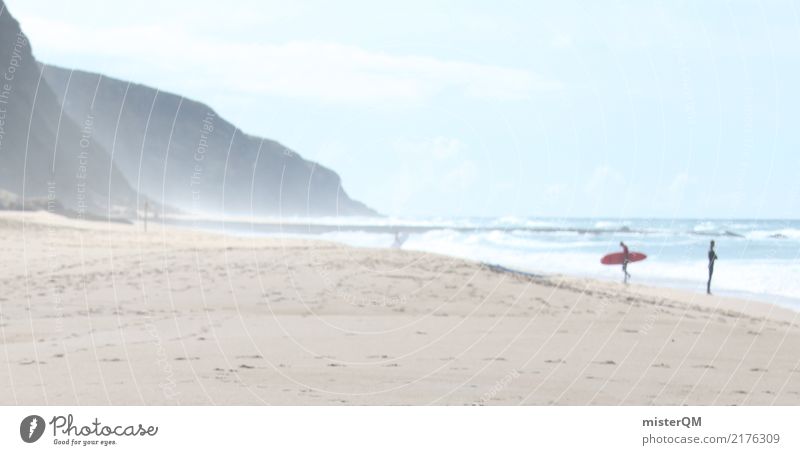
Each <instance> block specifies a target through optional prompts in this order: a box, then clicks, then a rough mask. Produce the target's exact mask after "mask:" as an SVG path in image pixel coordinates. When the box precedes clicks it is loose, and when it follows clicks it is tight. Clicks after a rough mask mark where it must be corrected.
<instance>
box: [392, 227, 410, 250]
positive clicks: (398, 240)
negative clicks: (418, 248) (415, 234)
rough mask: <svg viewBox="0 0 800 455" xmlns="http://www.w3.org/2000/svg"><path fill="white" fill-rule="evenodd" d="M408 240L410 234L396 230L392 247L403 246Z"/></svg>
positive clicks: (398, 247)
mask: <svg viewBox="0 0 800 455" xmlns="http://www.w3.org/2000/svg"><path fill="white" fill-rule="evenodd" d="M406 240H408V234H406V233H404V232H400V231H394V242H392V248H394V249H400V248H402V246H403V244H404V243H406Z"/></svg>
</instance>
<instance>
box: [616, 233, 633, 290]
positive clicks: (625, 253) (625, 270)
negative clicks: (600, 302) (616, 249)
mask: <svg viewBox="0 0 800 455" xmlns="http://www.w3.org/2000/svg"><path fill="white" fill-rule="evenodd" d="M619 246H621V247H622V273H624V274H625V278H624V279H623V281H622V282H623V283H625V284H628V278H630V277H631V274H630V273H628V262H629V261H628V245H625V242H619Z"/></svg>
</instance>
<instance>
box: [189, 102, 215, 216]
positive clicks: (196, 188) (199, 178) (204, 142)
mask: <svg viewBox="0 0 800 455" xmlns="http://www.w3.org/2000/svg"><path fill="white" fill-rule="evenodd" d="M215 118H216V115H214V113H213V112H211V111H209V112H206V116H205V117H204V118H203V122H202V127H201V128H200V139H199V140H198V142H197V147H196V148H195V151H194V156H193V158H194V168H193V169H192V174H191V176H190V178H189V186H190V188H191V190H192V205H193V208H194V209H195V210H196V209H197V204H198V202H199V201H200V197H201V191H200V189H201V187H202V183H203V161H204V160H205V158H206V154H207V153H208V141H209V138H210V136H211V133H213V132H214V119H215Z"/></svg>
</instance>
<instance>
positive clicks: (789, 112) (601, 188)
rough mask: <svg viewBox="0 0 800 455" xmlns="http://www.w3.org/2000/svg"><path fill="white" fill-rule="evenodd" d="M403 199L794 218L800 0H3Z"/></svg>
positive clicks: (72, 49)
mask: <svg viewBox="0 0 800 455" xmlns="http://www.w3.org/2000/svg"><path fill="white" fill-rule="evenodd" d="M6 3H7V4H8V6H9V10H10V11H11V13H12V14H13V15H15V16H16V18H17V19H19V20H20V22H21V24H22V27H23V29H24V30H25V32H26V33H27V34H28V35H29V37H30V38H31V40H32V43H33V50H34V54H35V55H36V56H37V58H39V59H40V60H41V61H43V62H46V63H53V64H58V65H62V66H67V67H76V68H81V69H86V70H92V71H98V72H102V73H105V74H107V75H110V76H114V77H119V78H124V79H129V80H132V81H136V82H141V83H144V84H148V85H152V86H157V87H159V88H161V89H165V90H168V91H173V92H176V93H179V94H182V95H185V96H187V97H189V98H193V99H197V100H200V101H203V102H206V103H208V104H210V105H211V106H212V107H213V108H215V109H216V110H217V111H218V112H219V113H220V114H221V115H222V116H224V117H225V118H227V119H228V120H230V121H232V122H233V123H235V124H236V125H237V126H239V127H241V128H242V129H243V130H244V131H245V132H248V133H252V134H258V135H262V136H266V137H269V138H273V139H276V140H278V141H280V142H282V143H284V144H286V145H287V146H289V147H291V148H293V149H295V150H297V151H298V152H300V153H301V154H302V155H303V156H305V157H307V158H309V159H313V160H316V161H319V162H320V163H322V164H324V165H327V166H329V167H331V168H333V169H334V170H336V171H337V172H338V173H339V174H340V175H341V176H342V178H343V181H344V186H345V188H346V190H347V191H348V192H349V193H350V195H351V196H353V197H354V198H356V199H359V200H362V201H364V202H365V203H367V204H368V205H370V206H372V207H374V208H376V209H377V210H379V211H381V212H383V213H388V214H396V215H427V216H431V215H433V216H453V215H516V216H536V215H544V216H603V217H621V218H626V217H645V216H659V217H701V218H703V217H740V218H749V217H762V218H763V217H791V218H797V217H798V216H800V178H798V177H799V176H800V83H798V81H800V3H798V2H796V1H795V2H788V1H787V2H782V1H774V2H758V1H751V2H744V1H725V2H723V1H704V2H697V1H685V2H680V1H663V2H650V1H641V0H638V1H630V2H625V1H613V2H585V1H584V2H570V1H564V2H561V1H559V2H529V1H516V2H488V1H484V2H466V1H452V2H440V1H431V0H425V1H413V0H411V1H404V2H391V3H390V2H366V1H360V2H347V1H338V2H326V1H319V2H307V1H297V2H288V1H275V2H270V1H263V0H259V1H230V2H219V1H198V0H179V1H169V2H165V1H164V0H158V1H156V0H148V1H144V0H139V1H136V2H107V1H105V2H104V1H89V0H71V1H69V2H64V1H59V0H7V1H6Z"/></svg>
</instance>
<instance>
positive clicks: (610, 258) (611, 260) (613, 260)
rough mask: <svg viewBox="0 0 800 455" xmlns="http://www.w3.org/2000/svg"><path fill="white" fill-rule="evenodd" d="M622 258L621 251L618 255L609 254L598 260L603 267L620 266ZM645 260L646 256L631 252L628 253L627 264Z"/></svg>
mask: <svg viewBox="0 0 800 455" xmlns="http://www.w3.org/2000/svg"><path fill="white" fill-rule="evenodd" d="M624 257H625V254H624V253H622V252H621V251H620V252H619V253H610V254H607V255H605V256H603V259H600V262H601V263H602V264H605V265H615V264H622V259H623V258H624ZM645 259H647V255H646V254H644V253H639V252H636V251H631V252H630V253H628V262H638V261H644V260H645Z"/></svg>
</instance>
